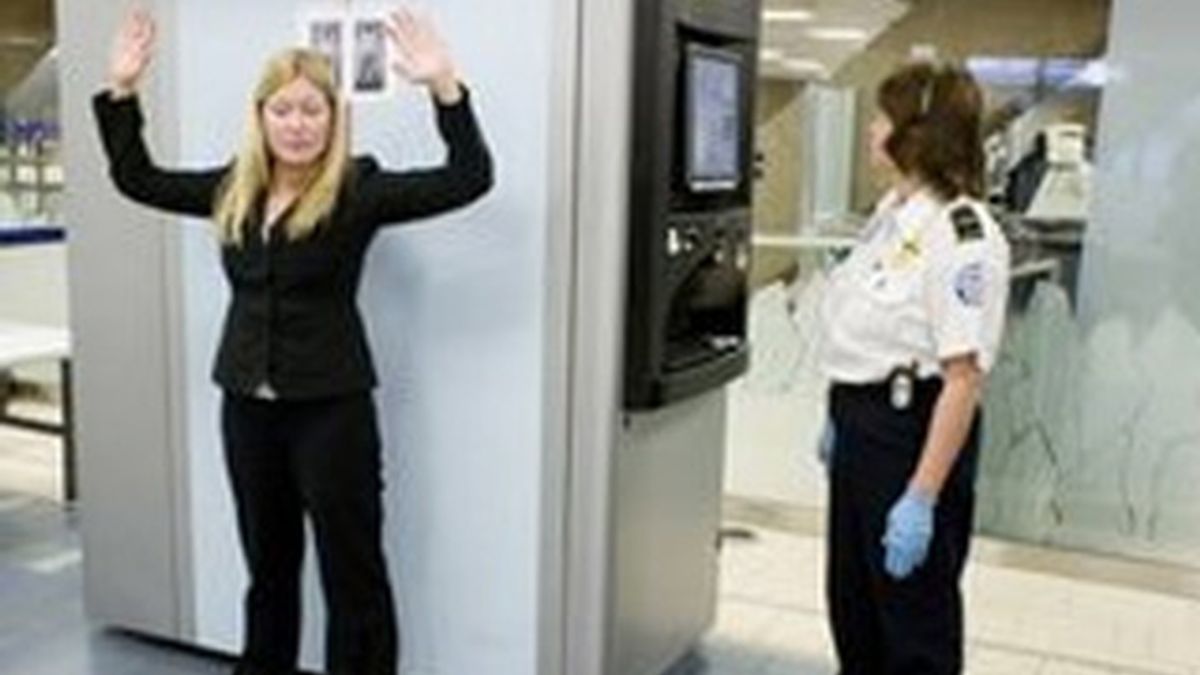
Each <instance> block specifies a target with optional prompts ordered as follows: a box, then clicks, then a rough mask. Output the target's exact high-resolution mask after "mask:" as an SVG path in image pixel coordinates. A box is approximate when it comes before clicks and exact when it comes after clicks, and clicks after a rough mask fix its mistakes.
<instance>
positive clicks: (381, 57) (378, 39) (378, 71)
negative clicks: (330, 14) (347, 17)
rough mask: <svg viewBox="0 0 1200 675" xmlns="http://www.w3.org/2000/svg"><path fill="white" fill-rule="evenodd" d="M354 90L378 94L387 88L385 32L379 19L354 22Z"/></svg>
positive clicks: (359, 92)
mask: <svg viewBox="0 0 1200 675" xmlns="http://www.w3.org/2000/svg"><path fill="white" fill-rule="evenodd" d="M353 81H354V92H355V93H356V94H380V93H383V92H384V91H386V90H387V84H388V68H387V34H386V33H385V31H384V24H383V21H382V20H379V19H359V20H358V21H355V22H354V80H353Z"/></svg>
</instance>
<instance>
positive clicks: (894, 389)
mask: <svg viewBox="0 0 1200 675" xmlns="http://www.w3.org/2000/svg"><path fill="white" fill-rule="evenodd" d="M889 384H890V389H891V391H890V394H891V397H890V398H891V403H892V408H893V409H895V410H897V411H905V410H908V409H909V407H910V406H912V403H913V392H914V390H915V389H916V385H917V373H916V369H915V368H897V369H896V370H895V371H894V372H893V373H892V376H891V378H890V383H889Z"/></svg>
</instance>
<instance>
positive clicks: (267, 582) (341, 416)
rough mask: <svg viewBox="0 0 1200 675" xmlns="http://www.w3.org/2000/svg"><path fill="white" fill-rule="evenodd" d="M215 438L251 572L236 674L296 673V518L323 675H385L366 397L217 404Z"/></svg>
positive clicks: (388, 654) (382, 583)
mask: <svg viewBox="0 0 1200 675" xmlns="http://www.w3.org/2000/svg"><path fill="white" fill-rule="evenodd" d="M222 430H223V432H224V440H225V450H226V460H227V463H228V469H229V477H230V482H231V483H232V485H233V493H234V498H235V502H236V504H237V518H238V528H239V533H240V535H241V541H242V548H243V552H244V553H245V558H246V563H247V567H248V568H249V573H250V587H249V590H248V591H247V593H246V598H245V622H246V633H245V644H244V648H243V658H242V664H241V665H240V666H239V669H238V671H237V672H238V673H239V674H242V673H245V674H251V673H253V674H255V675H257V674H258V673H263V674H269V675H276V674H282V673H288V674H289V675H290V674H291V673H293V672H295V669H296V662H297V652H298V646H299V635H300V622H301V616H300V579H301V577H300V569H301V563H302V561H303V556H304V522H303V521H304V516H305V515H307V516H308V517H309V519H310V521H311V523H312V530H313V533H314V535H315V538H316V550H317V558H318V562H319V565H320V572H321V584H322V587H323V589H324V592H325V602H326V607H327V609H328V616H329V620H328V624H327V625H328V630H327V633H326V644H325V648H326V667H327V670H328V672H329V673H330V674H331V675H393V674H394V673H395V672H396V669H397V650H398V646H397V643H398V638H397V628H396V618H395V609H394V607H393V600H392V591H391V587H390V584H389V582H388V575H387V567H386V565H385V562H384V557H383V550H382V540H381V538H382V534H381V529H382V522H383V508H382V503H381V493H382V478H381V475H380V469H381V467H380V442H379V432H378V427H377V425H376V419H375V407H374V402H373V400H372V398H371V396H370V394H369V393H364V394H355V395H351V396H345V397H340V398H335V399H325V400H319V401H264V400H259V399H251V398H242V397H238V396H233V395H229V394H227V395H226V397H225V400H224V405H223V409H222Z"/></svg>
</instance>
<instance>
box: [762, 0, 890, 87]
mask: <svg viewBox="0 0 1200 675" xmlns="http://www.w3.org/2000/svg"><path fill="white" fill-rule="evenodd" d="M908 10H909V3H908V2H904V1H902V0H766V8H765V12H766V18H765V21H764V22H763V59H762V61H761V65H760V69H761V72H762V75H763V76H764V77H769V78H783V79H794V80H812V79H816V80H820V79H825V78H827V77H829V76H831V75H832V74H834V73H836V72H837V70H838V69H839V68H841V66H842V65H843V64H844V63H846V62H847V61H849V60H850V59H851V58H853V57H854V55H855V54H857V53H859V52H860V51H862V50H863V49H865V48H866V47H867V46H869V45H870V43H871V42H872V41H873V40H874V39H875V38H876V37H878V36H879V34H880V33H882V32H883V31H885V30H887V28H888V27H889V26H891V25H892V24H893V23H895V22H896V21H897V20H899V19H900V18H901V17H903V16H904V15H905V14H906V13H907V12H908ZM797 12H800V13H803V14H808V15H810V17H811V18H809V19H808V20H804V21H788V20H783V19H782V18H780V15H781V14H782V15H787V14H788V13H797ZM829 32H833V33H841V32H848V33H850V35H846V36H843V37H847V38H849V39H828V37H829V36H826V37H825V39H822V37H821V36H822V35H823V34H824V33H829Z"/></svg>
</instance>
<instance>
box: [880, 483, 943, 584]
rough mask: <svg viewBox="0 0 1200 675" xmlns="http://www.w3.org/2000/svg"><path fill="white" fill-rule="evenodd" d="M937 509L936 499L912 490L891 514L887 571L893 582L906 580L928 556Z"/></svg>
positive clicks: (886, 539)
mask: <svg viewBox="0 0 1200 675" xmlns="http://www.w3.org/2000/svg"><path fill="white" fill-rule="evenodd" d="M934 505H935V501H934V499H933V498H931V497H930V496H929V495H926V494H924V493H922V492H920V491H918V490H916V489H914V488H911V487H910V488H909V489H908V492H906V493H904V496H903V497H901V498H900V500H899V501H897V502H896V504H895V505H894V506H893V507H892V510H891V511H890V512H889V513H888V519H887V533H886V534H884V536H883V546H884V548H885V557H884V568H885V569H887V573H888V574H889V575H891V576H892V578H893V579H897V580H900V579H906V578H907V577H908V576H909V575H910V574H912V572H913V570H915V569H916V568H918V567H920V566H921V565H922V564H923V563H924V562H925V558H926V557H927V556H928V555H929V543H930V541H932V540H933V508H934Z"/></svg>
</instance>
